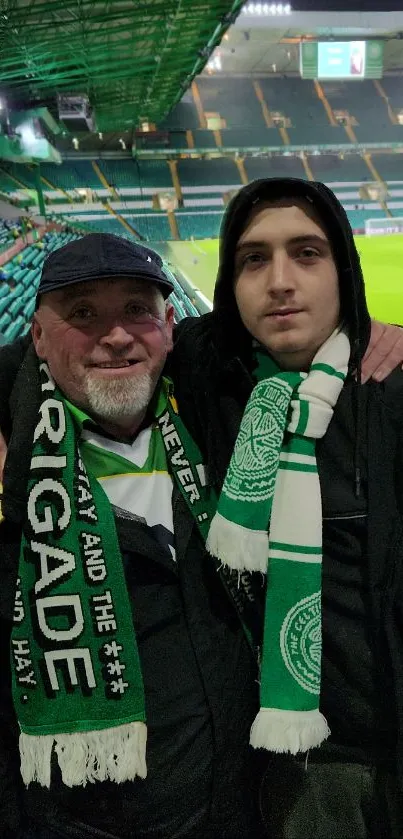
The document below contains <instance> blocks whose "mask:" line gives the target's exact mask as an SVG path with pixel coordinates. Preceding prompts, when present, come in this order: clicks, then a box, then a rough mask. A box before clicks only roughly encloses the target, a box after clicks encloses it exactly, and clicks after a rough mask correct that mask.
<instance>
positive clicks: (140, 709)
mask: <svg viewBox="0 0 403 839" xmlns="http://www.w3.org/2000/svg"><path fill="white" fill-rule="evenodd" d="M39 371H40V387H41V405H40V409H39V414H38V421H37V424H36V428H35V432H34V444H33V450H32V458H31V464H30V477H29V482H28V502H27V516H26V522H25V524H24V532H23V537H22V541H21V552H20V561H19V575H18V581H17V591H16V598H15V608H14V627H13V630H12V636H11V665H12V666H11V669H12V690H13V701H14V707H15V709H16V715H17V718H18V721H19V725H20V730H21V734H20V757H21V774H22V778H23V780H24V782H25V784H26V785H28V784H30V783H32V782H33V781H37V782H39V783H40V784H41V785H42V786H46V787H49V786H50V781H51V763H52V755H53V752H55V753H56V756H57V759H58V764H59V767H60V770H61V775H62V781H63V783H64V784H65V785H66V786H69V787H74V786H85V785H86V784H87V783H88V782H92V783H94V782H96V781H106V780H110V781H114V782H115V783H123V782H124V781H130V780H133V779H134V778H136V777H139V778H145V777H146V775H147V766H146V740H147V728H146V717H145V700H144V690H143V680H142V673H141V667H140V660H139V654H138V649H137V641H136V636H135V632H134V627H133V621H132V611H131V605H130V601H129V596H128V592H127V588H126V581H125V575H124V569H123V563H122V557H121V553H120V548H119V543H118V538H117V534H116V528H115V521H114V516H113V511H112V507H111V504H110V502H109V500H108V498H107V497H106V495H105V493H104V490H103V489H102V487H101V485H100V484H99V483H98V481H97V479H96V477H95V475H94V473H93V471H92V468H91V466H94V463H93V461H92V460H91V458H88V457H86V462H87V465H88V468H86V465H85V464H84V462H83V459H82V457H81V453H80V452H81V450H82V449H81V445H80V446H79V442H80V433H81V426H82V422H83V420H84V419H86V415H84V414H82V412H80V411H79V410H78V409H74V411H72V408H71V406H70V408H69V407H68V406H69V403H68V402H67V401H66V400H65V399H64V397H63V396H62V394H61V393H60V392H59V391H58V389H57V387H56V385H55V382H54V381H53V379H52V376H51V374H50V371H49V368H48V366H47V365H46V364H44V363H43V364H40V365H39ZM153 411H154V414H155V418H156V419H157V420H158V433H159V435H160V444H159V446H158V447H157V448H158V458H159V461H158V462H161V458H162V457H163V452H161V446H162V448H163V450H164V451H165V453H166V463H168V465H169V471H170V474H171V475H172V478H173V480H174V481H175V483H176V484H177V486H178V488H179V490H180V492H181V493H182V496H183V498H184V499H185V501H186V503H187V505H188V507H189V509H190V510H191V512H192V515H193V516H194V519H195V521H196V522H197V524H198V526H199V529H200V532H201V534H202V536H203V538H204V540H205V538H206V536H207V532H208V527H209V524H210V522H211V520H212V517H213V515H214V512H215V509H216V499H215V497H214V496H213V495H212V494H211V493H210V491H209V490H208V488H207V486H206V482H205V478H204V469H203V466H202V460H201V455H200V451H199V449H198V447H197V446H196V444H195V443H194V441H193V439H192V438H191V436H190V435H189V433H188V432H187V429H186V428H185V426H184V425H183V423H182V421H181V419H180V416H179V413H178V407H177V404H176V400H175V398H174V396H173V391H172V383H171V382H170V381H169V380H167V379H163V380H162V384H161V387H160V388H159V389H158V390H157V392H156V398H155V400H154V402H153ZM73 416H74V419H73ZM77 419H78V421H77ZM84 450H85V445H84V447H83V456H85V451H84ZM95 466H96V464H95ZM94 471H95V473H96V472H97V469H96V468H95V470H94Z"/></svg>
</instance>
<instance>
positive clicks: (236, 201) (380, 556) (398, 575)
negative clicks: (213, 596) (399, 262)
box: [170, 178, 403, 794]
mask: <svg viewBox="0 0 403 839" xmlns="http://www.w3.org/2000/svg"><path fill="white" fill-rule="evenodd" d="M285 196H289V197H290V198H295V197H296V196H299V197H300V198H302V199H304V201H305V202H310V203H312V204H313V206H314V207H315V209H316V212H317V213H318V215H319V217H320V218H321V221H322V224H323V226H324V228H325V230H326V233H327V236H328V238H329V241H330V243H331V247H332V252H333V258H334V261H335V264H336V267H337V272H338V278H339V292H340V308H341V316H342V321H343V325H344V328H345V329H346V331H347V332H348V335H349V338H350V343H351V357H350V365H349V375H348V378H347V380H346V383H345V385H344V387H343V390H342V392H341V395H340V397H339V399H338V402H337V404H336V407H335V410H334V415H333V419H332V422H331V423H330V425H329V428H328V431H327V433H326V434H325V436H324V438H323V439H322V440H320V441H318V444H317V447H316V448H317V459H318V470H319V478H320V483H321V495H322V506H323V568H322V640H323V649H322V680H321V698H320V705H321V709H322V710H323V712H324V713H325V715H326V717H327V719H328V721H329V724H330V728H331V731H332V735H331V738H330V742H329V743H327V744H326V745H324V746H322V748H321V749H320V750H316V751H315V750H314V752H313V753H311V758H312V759H321V755H323V756H325V757H326V759H330V757H331V756H336V757H338V758H340V759H342V758H343V755H344V757H345V759H347V760H363V761H365V762H376V763H379V762H382V763H386V764H387V765H388V768H389V769H391V770H392V771H396V770H397V771H398V772H399V775H400V778H401V779H402V782H403V693H402V688H403V685H402V675H403V637H402V632H403V622H402V617H403V610H402V603H403V578H402V570H403V541H402V507H403V480H402V474H403V473H402V468H401V467H402V429H403V374H402V371H401V370H396V371H395V372H394V373H393V374H392V375H391V376H390V377H389V378H388V379H387V381H386V382H384V383H383V384H375V383H374V382H371V383H369V384H367V385H365V386H362V385H361V384H360V369H361V359H362V357H363V355H364V352H365V350H366V347H367V343H368V339H369V332H370V318H369V313H368V309H367V305H366V300H365V288H364V279H363V275H362V271H361V266H360V259H359V255H358V252H357V249H356V245H355V241H354V238H353V234H352V230H351V226H350V224H349V222H348V219H347V216H346V213H345V211H344V209H343V207H342V206H341V204H340V203H339V201H338V200H337V198H336V197H335V195H334V194H333V193H332V192H331V190H329V189H328V188H327V187H326V186H325V185H323V184H320V183H311V182H307V181H302V180H298V179H294V178H286V179H269V178H268V179H262V180H258V181H254V182H252V183H251V184H249V185H248V186H246V187H244V188H243V189H242V190H240V191H239V193H238V194H237V195H236V196H235V197H234V198H233V199H232V201H231V202H230V204H229V205H228V208H227V210H226V213H225V216H224V220H223V224H222V229H221V237H220V262H219V269H218V276H217V282H216V286H215V293H214V311H213V313H211V314H210V315H206V316H204V317H202V318H200V319H198V320H195V319H188V320H185V321H182V322H181V323H180V324H179V326H178V329H177V335H176V342H175V347H174V351H173V354H172V357H171V362H170V363H171V365H172V369H173V370H174V371H175V373H176V375H175V380H176V394H177V399H178V403H179V406H180V410H181V413H182V417H183V420H184V422H185V423H186V424H187V426H188V427H189V428H191V429H192V431H193V433H194V434H195V436H196V438H197V439H198V442H199V445H200V447H201V449H202V451H203V455H204V459H205V462H206V464H207V469H208V476H209V480H210V481H211V482H212V483H213V484H214V485H215V486H216V488H217V490H219V489H220V487H221V486H222V483H223V480H224V476H225V473H226V469H227V467H228V463H229V459H230V456H231V452H232V450H233V446H234V443H235V440H236V436H237V432H238V429H239V425H240V421H241V418H242V414H243V411H244V408H245V405H246V402H247V400H248V397H249V395H250V393H251V390H252V387H253V384H254V379H253V369H254V357H253V340H252V336H251V335H250V334H249V333H248V332H247V330H246V329H245V327H244V325H243V323H242V321H241V317H240V314H239V311H238V308H237V303H236V300H235V295H234V274H235V250H236V243H237V241H238V239H239V237H240V236H241V234H242V232H243V230H244V228H245V225H246V224H247V221H248V218H249V216H250V213H251V212H252V211H254V210H255V209H256V208H258V206H259V202H263V205H264V202H265V201H267V200H271V199H273V198H274V199H275V198H278V197H281V198H283V197H285ZM178 371H180V372H179V373H178ZM354 371H357V376H356V377H354V375H353V374H354ZM253 576H257V575H253ZM268 794H269V792H268Z"/></svg>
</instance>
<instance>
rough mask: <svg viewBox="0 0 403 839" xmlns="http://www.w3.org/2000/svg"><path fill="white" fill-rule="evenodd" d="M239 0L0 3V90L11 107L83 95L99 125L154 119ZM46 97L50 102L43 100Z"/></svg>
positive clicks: (180, 89) (179, 92)
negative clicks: (61, 96) (9, 101)
mask: <svg viewBox="0 0 403 839" xmlns="http://www.w3.org/2000/svg"><path fill="white" fill-rule="evenodd" d="M242 5H243V0H0V78H1V89H0V95H1V91H3V92H4V94H5V95H6V96H7V97H8V96H10V100H11V102H12V104H13V105H17V106H27V105H29V106H32V105H33V104H36V103H46V104H47V105H48V107H50V109H51V110H52V111H53V113H55V102H56V97H57V94H80V95H86V96H88V97H89V100H90V103H91V106H92V107H93V109H94V112H95V120H96V128H97V130H99V131H118V130H119V129H122V130H123V129H130V128H135V127H137V126H138V125H139V124H140V123H141V122H142V120H147V121H149V122H153V123H159V122H161V121H162V120H163V119H164V117H165V116H166V115H167V114H168V113H169V111H170V110H171V108H172V107H173V105H174V104H176V102H177V101H179V100H180V99H181V97H182V96H183V93H184V91H185V90H186V89H187V87H188V86H189V84H190V83H191V81H192V79H193V78H194V77H195V76H196V75H197V74H198V73H200V72H201V70H202V69H203V67H204V66H205V64H206V62H207V61H208V59H209V57H210V54H211V53H212V51H213V50H214V48H215V47H216V46H217V44H219V43H220V41H221V39H222V37H223V35H224V33H225V32H226V30H227V29H228V27H229V26H230V25H231V23H233V22H234V20H235V19H236V17H237V14H238V12H239V11H240V9H241V7H242ZM52 104H53V107H52Z"/></svg>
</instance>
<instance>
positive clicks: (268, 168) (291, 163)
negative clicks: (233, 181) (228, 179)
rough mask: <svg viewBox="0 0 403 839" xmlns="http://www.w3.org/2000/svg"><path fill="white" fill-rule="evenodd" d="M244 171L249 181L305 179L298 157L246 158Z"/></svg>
mask: <svg viewBox="0 0 403 839" xmlns="http://www.w3.org/2000/svg"><path fill="white" fill-rule="evenodd" d="M245 170H246V174H247V176H248V178H249V180H250V181H254V180H255V179H256V178H305V177H306V175H305V169H304V167H303V165H302V160H301V158H300V157H284V156H281V155H276V156H274V157H266V158H265V157H248V158H247V159H246V160H245Z"/></svg>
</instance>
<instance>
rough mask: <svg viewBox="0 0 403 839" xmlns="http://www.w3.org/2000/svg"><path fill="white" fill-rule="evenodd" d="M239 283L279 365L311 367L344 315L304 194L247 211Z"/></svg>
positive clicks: (246, 313) (246, 314)
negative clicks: (253, 210) (341, 313)
mask: <svg viewBox="0 0 403 839" xmlns="http://www.w3.org/2000/svg"><path fill="white" fill-rule="evenodd" d="M234 291H235V298H236V302H237V305H238V309H239V313H240V315H241V319H242V322H243V324H244V326H245V327H246V329H247V330H248V331H249V332H250V334H251V335H253V337H254V338H256V339H257V340H258V341H259V342H260V343H261V344H262V345H263V346H264V347H266V349H267V350H268V351H269V352H270V354H271V355H272V356H273V358H274V359H275V361H276V362H277V363H278V365H279V366H280V367H281V369H283V370H304V369H307V368H308V367H309V365H310V363H311V361H312V359H313V358H314V356H315V354H316V352H317V350H318V349H319V347H320V346H321V345H322V344H323V343H324V342H325V341H326V340H327V338H328V337H329V336H330V335H331V334H332V332H333V331H334V329H335V328H336V326H337V325H338V323H339V320H340V298H339V282H338V276H337V269H336V265H335V262H334V259H333V254H332V250H331V246H330V243H329V240H328V238H327V236H326V233H325V232H324V229H323V227H322V226H321V223H320V221H319V219H318V218H317V217H316V215H315V214H314V212H313V211H312V209H311V207H310V205H309V204H308V203H307V202H305V201H303V200H299V199H290V200H284V201H278V202H275V203H274V204H265V205H263V206H262V209H260V210H259V211H258V212H256V213H254V214H253V215H252V216H251V217H250V220H249V222H248V224H247V226H246V228H245V230H244V232H243V233H242V235H241V237H240V239H239V241H238V244H237V248H236V259H235V285H234Z"/></svg>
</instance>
